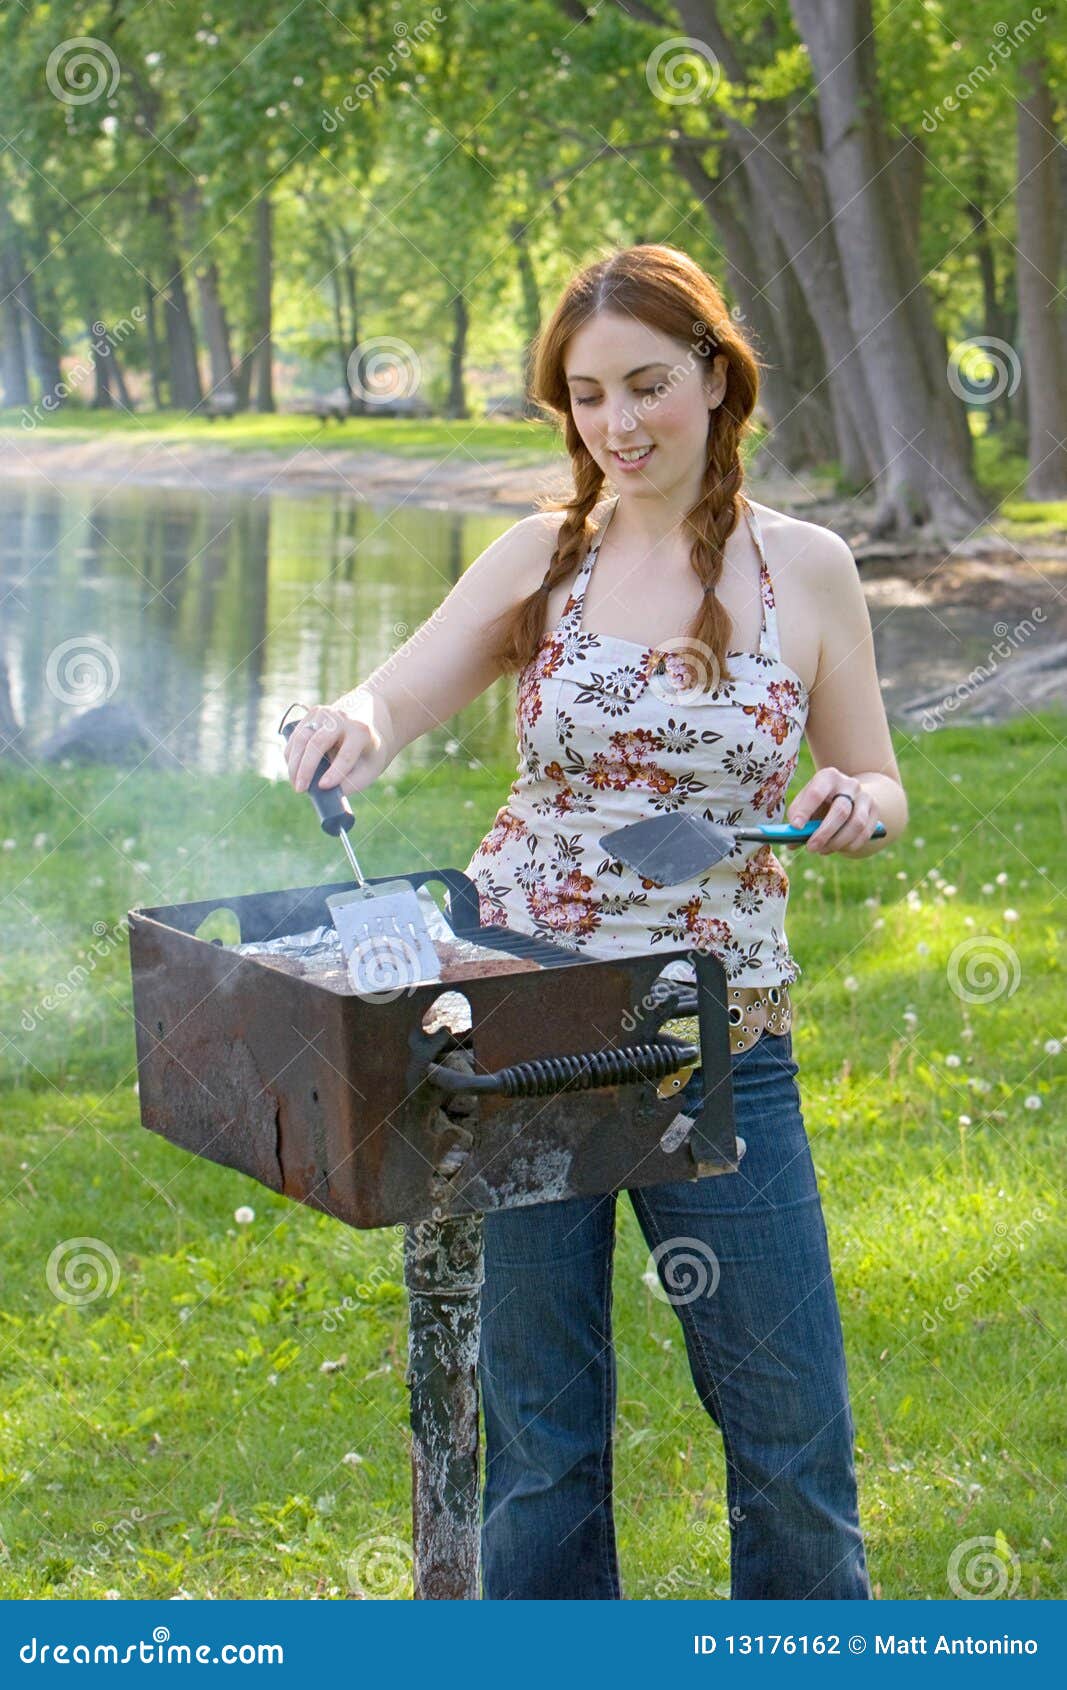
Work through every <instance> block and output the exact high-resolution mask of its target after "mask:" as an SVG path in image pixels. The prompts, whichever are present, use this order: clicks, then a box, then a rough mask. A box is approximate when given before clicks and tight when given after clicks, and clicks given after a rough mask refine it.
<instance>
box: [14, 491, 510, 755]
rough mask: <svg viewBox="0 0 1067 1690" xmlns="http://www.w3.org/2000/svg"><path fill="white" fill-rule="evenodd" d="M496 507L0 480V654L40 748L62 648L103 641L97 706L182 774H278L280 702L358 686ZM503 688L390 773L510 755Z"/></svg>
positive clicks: (484, 540)
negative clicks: (133, 726)
mask: <svg viewBox="0 0 1067 1690" xmlns="http://www.w3.org/2000/svg"><path fill="white" fill-rule="evenodd" d="M514 520H515V518H514V517H513V516H496V515H491V514H484V513H476V514H469V513H462V512H453V511H436V510H426V509H421V508H417V507H411V506H408V507H402V508H399V509H398V508H396V507H375V506H372V505H369V504H366V503H362V502H360V501H357V500H356V499H354V498H352V497H351V496H349V495H347V494H344V495H341V494H333V493H322V494H316V495H315V496H313V497H308V496H293V495H290V494H285V493H275V494H271V495H269V496H261V497H257V496H253V495H250V494H247V493H223V494H213V493H208V492H205V493H191V492H188V491H186V490H176V489H163V488H140V487H134V488H126V489H119V490H111V489H108V490H106V491H103V490H99V489H97V488H94V487H89V486H74V487H71V488H64V489H63V490H62V491H56V490H54V489H53V488H52V487H50V486H48V485H46V484H44V483H42V482H25V483H23V482H13V483H7V484H5V485H3V486H2V487H0V658H3V659H4V660H6V665H7V671H8V679H9V683H10V687H11V695H12V703H13V705H14V709H15V713H16V716H17V717H18V719H19V720H21V721H22V722H23V723H24V724H25V725H26V728H27V732H28V736H29V739H30V742H31V744H38V743H39V742H40V741H41V739H43V738H44V737H45V736H46V735H47V734H48V733H49V732H51V731H52V730H53V729H54V728H57V727H58V726H59V725H60V724H61V723H62V722H63V721H65V720H66V719H67V718H68V717H69V715H70V712H71V708H72V706H71V704H70V703H69V702H65V701H64V700H63V699H62V698H57V697H55V696H54V695H53V692H52V691H51V690H50V689H49V686H48V681H47V666H48V659H49V654H50V653H52V652H53V651H54V650H55V649H56V647H57V646H59V645H60V644H61V643H62V642H63V641H65V640H72V639H76V638H79V637H84V636H89V637H90V638H92V639H94V640H97V641H104V642H106V644H107V645H108V646H109V647H110V648H111V649H112V650H113V651H114V652H115V654H116V656H117V658H118V667H119V682H118V686H117V688H116V690H115V692H114V693H113V695H112V697H113V699H114V701H115V702H125V703H126V704H128V705H130V706H131V707H132V708H133V709H135V710H136V711H137V712H138V713H139V714H140V715H141V716H142V717H143V718H144V719H145V720H146V721H147V722H148V724H149V726H150V727H151V729H152V731H153V732H154V733H156V734H158V735H159V737H160V738H161V739H162V740H163V741H164V742H165V743H167V744H169V745H170V746H171V748H172V749H173V750H174V751H175V752H176V753H177V755H178V756H179V757H180V758H181V760H182V762H183V763H185V764H186V765H187V766H189V767H199V768H202V769H206V770H210V771H216V772H217V771H221V770H224V769H227V768H237V767H255V768H256V769H258V770H260V771H261V772H262V773H265V774H271V775H275V776H277V775H278V774H280V772H281V762H280V753H279V741H278V737H277V728H278V722H279V720H280V718H281V715H282V712H283V711H284V710H285V709H286V707H287V706H288V705H289V704H290V703H292V702H293V700H296V699H299V700H304V701H306V702H308V703H314V702H315V701H316V700H318V699H324V698H325V699H328V698H334V697H336V696H337V695H338V694H339V693H341V692H343V691H344V690H346V689H347V688H348V687H351V686H353V685H354V684H355V683H356V682H357V681H358V680H361V679H362V678H363V677H365V676H366V675H368V674H369V673H370V671H371V670H372V669H374V668H375V667H376V665H377V664H379V663H381V662H382V661H383V660H384V659H385V658H386V657H388V656H389V655H390V653H391V652H393V651H395V650H396V648H397V647H398V646H399V645H401V644H402V643H403V641H404V640H405V639H406V638H407V637H408V635H409V634H410V633H412V632H413V631H414V630H415V629H416V628H417V627H418V626H419V624H420V623H421V622H423V621H424V620H425V618H426V617H427V616H429V615H430V614H431V613H432V612H433V610H434V609H435V608H436V606H437V605H438V604H439V603H440V602H441V600H442V599H443V598H444V597H445V595H446V593H447V592H448V591H449V588H450V587H451V586H452V585H453V584H454V583H455V582H456V581H457V580H458V579H459V576H460V574H461V573H462V571H463V570H464V569H465V568H466V567H467V565H468V564H469V563H471V562H472V561H473V559H474V558H475V557H476V556H477V555H478V553H479V552H481V551H482V550H484V548H485V547H486V546H487V545H489V543H490V542H491V541H492V540H493V539H495V538H496V537H497V535H499V534H500V533H502V532H503V531H504V529H505V528H507V527H508V526H510V524H511V523H512V522H514ZM513 698H514V682H513V681H512V680H507V679H505V680H501V681H499V682H498V683H496V685H495V686H493V687H492V688H491V689H490V690H489V692H487V693H485V694H483V696H482V697H481V698H479V699H476V700H475V701H474V703H473V704H471V705H470V706H468V707H467V709H465V710H463V711H461V712H460V714H459V715H458V716H456V717H455V718H454V719H453V720H452V721H451V722H449V723H445V724H442V726H441V727H440V728H438V729H434V730H432V731H431V732H430V733H428V734H426V735H424V736H423V737H422V738H421V739H419V740H417V741H416V742H415V744H414V745H411V746H409V747H408V748H407V750H406V751H405V752H403V753H402V754H401V756H400V757H399V758H398V759H397V761H396V763H395V764H393V765H392V768H393V770H395V771H397V772H401V771H402V770H403V769H405V768H418V767H423V766H429V765H432V764H436V763H437V762H439V761H440V759H441V757H442V755H443V754H445V747H446V745H450V743H451V742H452V741H458V742H459V744H460V749H459V750H458V751H453V752H452V753H451V754H452V755H457V756H460V757H464V758H467V759H474V758H478V759H483V760H486V759H491V758H498V757H503V758H505V759H513V757H514V750H515V746H514V725H513Z"/></svg>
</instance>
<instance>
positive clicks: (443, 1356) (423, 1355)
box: [404, 1215, 484, 1602]
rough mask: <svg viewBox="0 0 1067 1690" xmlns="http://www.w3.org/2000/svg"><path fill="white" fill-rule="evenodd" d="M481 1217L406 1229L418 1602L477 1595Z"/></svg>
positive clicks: (419, 1224) (408, 1378) (408, 1377)
mask: <svg viewBox="0 0 1067 1690" xmlns="http://www.w3.org/2000/svg"><path fill="white" fill-rule="evenodd" d="M483 1271H484V1270H483V1249H482V1217H481V1215H463V1216H461V1217H460V1218H458V1219H456V1220H427V1221H416V1222H414V1223H413V1224H411V1225H409V1226H408V1227H406V1228H405V1232H404V1284H405V1286H406V1287H407V1293H408V1371H407V1375H406V1383H407V1385H408V1388H409V1390H410V1392H411V1398H410V1416H411V1521H412V1548H413V1550H414V1559H415V1566H414V1575H415V1599H416V1601H430V1602H455V1601H461V1602H462V1601H477V1600H478V1597H479V1595H480V1591H479V1571H480V1559H479V1533H480V1503H481V1493H480V1487H479V1478H478V1373H477V1367H478V1345H479V1338H480V1333H481V1289H482V1279H483Z"/></svg>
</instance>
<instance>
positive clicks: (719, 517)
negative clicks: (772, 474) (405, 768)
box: [496, 246, 759, 687]
mask: <svg viewBox="0 0 1067 1690" xmlns="http://www.w3.org/2000/svg"><path fill="white" fill-rule="evenodd" d="M598 311H613V312H618V313H619V314H620V315H623V316H628V317H632V318H634V319H636V320H637V321H638V322H641V323H646V324H647V325H648V326H649V327H650V328H653V329H659V330H660V331H661V332H662V333H664V334H667V335H670V336H672V338H673V339H675V340H677V341H680V342H682V343H684V344H685V345H686V346H688V347H689V348H690V350H691V353H692V354H693V355H695V356H696V357H698V358H700V359H701V360H702V361H704V362H705V363H706V364H707V366H708V367H709V368H710V366H711V362H712V360H713V359H714V358H715V357H716V355H717V354H719V353H722V354H724V355H725V357H726V390H725V392H724V394H723V397H722V400H721V403H720V404H719V406H718V408H717V409H716V410H714V411H712V412H711V413H710V416H709V419H708V437H707V453H706V457H705V461H704V478H703V482H702V484H701V490H700V496H699V498H698V499H697V502H696V504H695V505H694V506H693V508H692V510H690V511H689V512H687V514H686V516H685V518H684V526H685V527H686V528H687V529H688V531H689V533H690V534H691V536H692V541H693V544H692V551H691V553H690V557H691V560H692V565H693V570H694V572H695V574H696V577H697V579H698V581H699V582H700V584H701V586H702V587H705V588H711V589H714V588H715V587H716V585H717V584H718V581H719V578H720V576H721V575H722V566H723V554H724V551H725V548H726V542H727V540H728V539H729V537H730V535H731V534H732V533H733V530H734V528H735V527H736V525H737V521H738V518H739V517H740V515H741V505H740V493H741V485H742V481H743V479H744V470H743V467H742V463H741V450H740V448H741V441H742V439H743V438H744V437H745V434H746V432H747V431H748V429H749V428H750V423H749V418H750V417H751V415H752V412H753V409H754V407H755V404H756V397H757V394H758V392H759V369H758V365H757V362H756V356H755V353H754V352H753V350H752V348H751V347H750V345H749V343H748V341H747V340H746V339H745V337H744V335H743V334H742V333H741V331H740V330H739V328H738V326H737V324H736V323H735V321H734V319H733V318H732V317H731V315H730V312H729V309H728V307H727V305H726V301H725V300H724V299H723V296H722V293H721V292H720V290H719V288H718V287H717V286H716V284H715V283H714V282H713V281H712V279H711V277H710V276H709V275H708V274H707V272H706V271H704V270H702V269H701V268H700V265H699V264H697V263H695V262H694V260H693V259H691V258H690V257H689V256H688V254H686V253H684V252H681V251H679V249H678V248H677V247H671V246H631V247H626V248H624V249H622V250H621V251H618V252H615V253H612V254H611V255H610V256H609V257H607V258H603V259H601V260H599V262H597V263H595V264H590V265H588V266H587V267H586V268H585V269H584V270H580V271H579V272H578V273H577V275H575V276H573V277H572V279H571V280H570V282H569V283H568V284H567V287H566V289H565V290H564V293H563V296H562V298H561V299H560V301H559V304H558V305H557V306H556V309H555V311H554V312H553V314H552V316H551V318H550V319H549V321H548V323H547V324H546V325H545V327H544V328H543V330H542V331H541V333H540V334H539V335H538V337H537V341H536V345H535V349H534V365H533V379H532V392H533V397H534V399H535V401H536V403H537V404H538V405H539V407H540V408H541V409H542V410H544V411H546V412H547V413H548V414H549V415H550V416H551V417H552V418H553V419H554V420H555V421H556V422H557V423H558V424H560V426H561V427H562V432H563V436H564V439H565V441H566V445H567V451H568V452H569V454H570V460H571V473H572V476H573V480H574V492H573V495H572V496H571V497H570V498H562V499H552V498H543V499H540V500H538V508H539V509H540V510H557V511H558V510H562V511H566V513H567V514H566V516H565V517H564V520H563V521H562V522H561V524H560V527H559V537H558V540H557V543H556V549H555V551H554V552H553V554H552V559H551V562H550V564H549V568H548V572H547V574H546V576H545V578H544V580H543V582H542V583H541V585H540V587H538V588H537V589H536V590H535V591H534V592H532V593H531V594H530V595H529V597H528V598H526V599H524V600H523V602H522V603H521V604H519V605H516V606H515V607H514V609H512V610H509V611H507V612H506V613H505V615H504V616H502V617H500V618H499V619H498V624H497V627H498V636H499V643H498V645H497V648H496V656H497V659H498V661H499V662H500V663H501V665H502V667H503V669H504V670H505V672H508V671H514V670H517V669H522V668H524V667H525V666H526V664H527V663H529V662H530V661H531V660H532V658H533V657H534V655H535V653H536V651H537V647H538V645H539V643H540V641H541V639H542V638H543V635H544V623H545V605H546V602H547V598H548V594H549V593H550V592H551V591H552V589H553V587H555V586H556V584H557V583H558V582H560V581H563V580H564V579H566V577H567V576H569V575H570V574H571V573H572V572H573V571H574V570H576V569H577V568H578V567H579V566H580V564H581V562H582V560H583V559H584V557H585V555H586V553H587V551H588V549H589V546H590V544H591V542H592V540H593V537H594V534H595V533H596V525H595V524H593V523H591V522H590V520H589V519H590V513H591V512H592V510H593V509H594V507H595V505H596V504H597V502H598V500H599V499H600V497H601V494H602V489H603V486H604V479H605V478H604V472H603V470H602V469H601V468H600V466H599V465H598V464H597V463H596V461H595V459H594V458H593V457H592V456H591V455H590V453H589V452H588V450H587V449H586V446H585V443H584V441H583V440H582V437H581V435H580V434H579V432H578V429H577V427H576V425H575V421H574V415H573V412H572V410H571V400H570V390H569V389H568V387H567V382H566V377H565V374H564V368H563V360H564V354H565V352H566V348H567V345H568V342H569V341H570V339H571V336H572V335H573V334H574V333H575V332H576V330H578V329H579V328H581V327H582V326H583V325H584V324H586V323H588V322H589V321H590V320H591V318H593V317H594V316H595V315H596V314H597V312H598ZM731 633H732V625H731V621H730V617H729V614H728V613H727V611H726V610H725V609H724V608H723V606H722V605H721V604H720V603H719V601H718V599H717V598H716V596H715V593H714V590H712V591H710V592H706V593H705V595H704V599H703V603H702V608H701V610H700V611H699V612H698V614H697V617H696V620H695V622H694V624H693V626H692V627H691V628H690V630H689V637H690V638H691V639H692V640H693V641H694V642H699V644H700V645H702V646H705V647H707V648H708V650H709V651H710V652H711V653H713V654H714V659H715V662H714V663H713V664H711V665H703V664H698V665H697V668H698V670H703V671H704V683H705V685H706V686H708V687H710V686H711V685H712V684H713V683H714V682H715V681H716V676H717V675H721V676H723V677H725V678H727V679H728V678H729V676H728V672H727V668H726V662H725V659H726V651H727V648H728V646H729V642H730V638H731Z"/></svg>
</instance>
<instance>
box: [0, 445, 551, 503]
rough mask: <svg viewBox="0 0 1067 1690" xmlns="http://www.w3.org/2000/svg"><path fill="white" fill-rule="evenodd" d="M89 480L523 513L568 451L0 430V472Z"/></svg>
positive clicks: (22, 477) (16, 477)
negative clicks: (480, 452) (537, 454)
mask: <svg viewBox="0 0 1067 1690" xmlns="http://www.w3.org/2000/svg"><path fill="white" fill-rule="evenodd" d="M38 476H39V477H41V478H43V479H44V480H46V481H48V480H56V479H58V478H60V477H62V479H63V480H64V481H87V482H98V483H106V484H108V485H110V486H111V487H113V488H118V487H169V488H176V489H184V490H186V491H189V492H203V493H221V492H228V491H233V492H241V493H250V494H253V495H256V496H258V495H260V494H264V493H273V492H285V493H303V492H307V493H324V492H331V491H336V492H346V493H349V494H350V495H351V496H352V497H353V498H355V499H360V500H366V501H367V502H368V503H376V502H379V501H382V500H395V501H396V502H397V503H404V504H409V503H410V504H416V505H422V506H426V507H427V508H429V509H441V508H452V507H454V506H457V505H461V506H462V507H463V508H464V509H465V510H482V511H501V512H505V513H517V514H521V515H527V514H529V513H530V512H531V511H532V510H534V509H535V501H536V499H537V496H538V495H539V494H544V493H551V494H553V495H555V494H556V492H557V490H558V491H560V492H562V491H564V490H565V489H567V488H568V487H569V482H570V476H569V466H568V463H567V460H566V458H555V459H553V458H542V459H538V460H536V461H523V460H521V459H516V458H514V457H510V458H509V457H501V458H500V459H489V460H485V461H483V460H480V459H478V458H475V457H474V456H473V455H468V454H467V453H466V452H454V453H452V454H450V455H449V456H448V457H446V458H445V459H443V460H442V459H441V458H440V457H437V456H435V457H402V456H400V455H399V454H397V453H389V452H368V451H360V450H358V449H355V448H352V447H345V446H326V447H320V446H309V445H304V446H301V447H299V448H297V449H296V450H294V451H288V450H286V449H285V448H284V447H282V448H279V447H264V448H261V449H257V448H256V447H243V448H238V447H233V446H227V445H225V444H219V445H215V444H214V443H213V442H210V441H200V440H196V441H180V440H179V441H165V440H154V441H147V442H138V441H137V440H131V439H129V438H128V437H123V438H119V437H117V436H115V435H111V436H105V435H99V436H95V437H93V438H90V439H80V440H76V439H74V440H72V439H70V438H66V439H51V440H50V439H48V437H47V436H43V435H38V436H35V437H28V438H26V439H21V438H18V437H14V436H13V435H12V433H11V432H10V431H8V432H5V433H4V435H3V436H2V437H0V480H3V481H26V480H32V479H34V478H36V477H38Z"/></svg>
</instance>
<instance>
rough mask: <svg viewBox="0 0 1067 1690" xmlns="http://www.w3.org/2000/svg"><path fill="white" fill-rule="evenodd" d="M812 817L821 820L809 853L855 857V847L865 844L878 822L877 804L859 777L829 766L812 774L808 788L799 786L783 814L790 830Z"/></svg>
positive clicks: (812, 839)
mask: <svg viewBox="0 0 1067 1690" xmlns="http://www.w3.org/2000/svg"><path fill="white" fill-rule="evenodd" d="M842 795H843V796H842ZM849 799H851V800H852V802H851V804H850V803H849ZM813 818H814V819H819V818H822V826H821V827H820V828H817V829H816V831H815V832H814V833H813V834H812V836H811V838H810V839H808V840H807V841H806V844H807V847H808V850H809V851H818V852H819V853H820V854H821V855H824V856H828V855H829V853H830V852H831V851H843V852H844V853H845V855H846V856H848V855H850V854H853V855H854V854H855V853H856V850H857V847H863V846H866V845H867V843H868V841H869V840H870V837H871V834H872V833H873V832H874V830H875V828H876V827H877V825H878V822H879V820H880V817H879V815H878V806H877V804H876V803H875V801H874V799H873V798H872V797H871V795H870V793H869V792H867V791H865V790H864V787H863V785H862V784H861V782H860V780H859V779H858V777H857V776H856V775H846V774H842V772H841V770H840V769H835V768H834V767H833V766H832V765H831V764H827V765H826V767H825V768H822V769H820V770H819V772H818V774H816V775H813V776H812V778H811V780H809V782H808V784H807V786H804V787H801V789H800V791H799V792H798V793H797V795H796V797H795V798H794V799H793V802H792V803H791V804H790V806H789V808H788V810H787V811H786V818H785V819H786V821H787V822H789V823H791V824H792V826H793V827H803V825H804V823H805V822H806V821H811V820H812V819H813Z"/></svg>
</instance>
